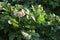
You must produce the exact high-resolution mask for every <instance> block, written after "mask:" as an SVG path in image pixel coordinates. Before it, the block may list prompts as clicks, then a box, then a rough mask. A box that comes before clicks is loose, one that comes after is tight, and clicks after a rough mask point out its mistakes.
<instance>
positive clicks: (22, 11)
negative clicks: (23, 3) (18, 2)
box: [14, 9, 25, 17]
mask: <svg viewBox="0 0 60 40" xmlns="http://www.w3.org/2000/svg"><path fill="white" fill-rule="evenodd" d="M14 15H15V16H18V17H23V16H25V11H24V10H23V9H22V10H21V11H18V10H17V11H16V12H15V13H14Z"/></svg>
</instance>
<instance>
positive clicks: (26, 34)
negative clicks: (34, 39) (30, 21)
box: [22, 31, 31, 39]
mask: <svg viewBox="0 0 60 40" xmlns="http://www.w3.org/2000/svg"><path fill="white" fill-rule="evenodd" d="M22 35H23V36H24V37H25V38H26V39H30V38H31V35H29V34H28V33H26V32H24V31H22Z"/></svg>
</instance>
